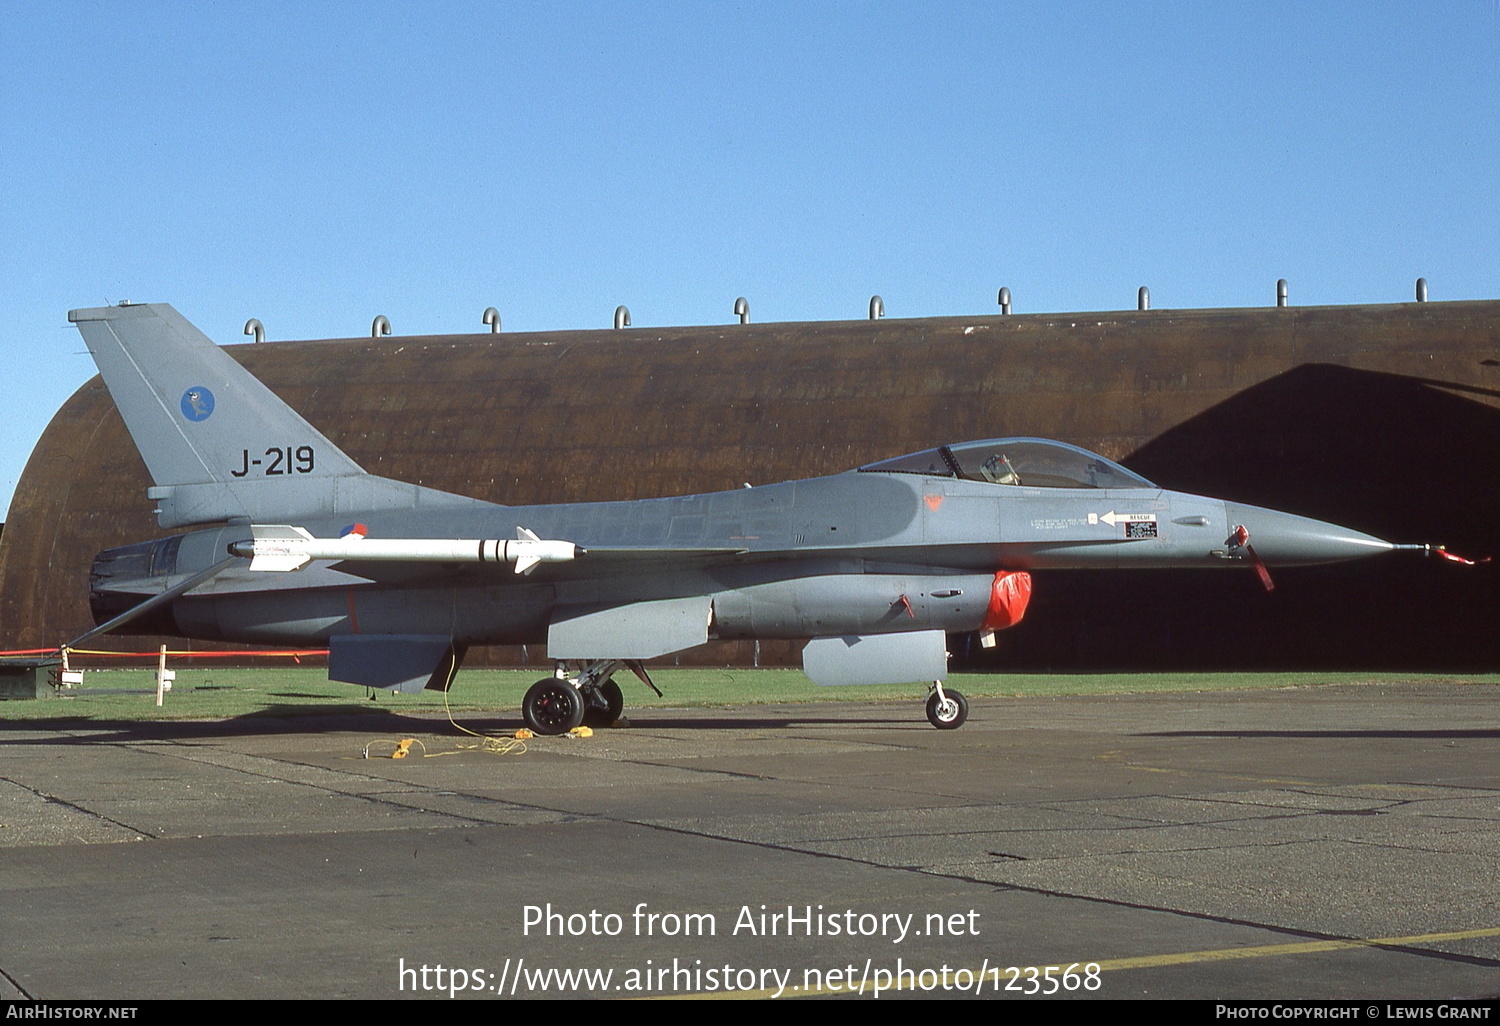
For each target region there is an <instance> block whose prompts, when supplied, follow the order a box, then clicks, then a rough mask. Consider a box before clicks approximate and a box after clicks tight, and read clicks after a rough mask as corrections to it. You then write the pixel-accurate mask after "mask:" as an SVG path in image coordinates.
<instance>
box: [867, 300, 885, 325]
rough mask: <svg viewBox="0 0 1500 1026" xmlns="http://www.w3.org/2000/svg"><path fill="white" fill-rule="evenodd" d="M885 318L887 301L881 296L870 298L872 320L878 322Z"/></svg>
mask: <svg viewBox="0 0 1500 1026" xmlns="http://www.w3.org/2000/svg"><path fill="white" fill-rule="evenodd" d="M884 316H885V300H883V299H881V298H880V297H879V296H871V297H870V320H872V321H878V320H879V319H880V318H882V317H884Z"/></svg>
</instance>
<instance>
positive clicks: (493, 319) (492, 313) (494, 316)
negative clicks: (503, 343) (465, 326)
mask: <svg viewBox="0 0 1500 1026" xmlns="http://www.w3.org/2000/svg"><path fill="white" fill-rule="evenodd" d="M479 320H480V321H481V322H482V323H484V324H488V325H489V326H490V334H491V335H498V334H500V311H499V310H496V309H495V308H494V307H493V306H487V307H485V308H484V315H483V316H482V317H480V318H479Z"/></svg>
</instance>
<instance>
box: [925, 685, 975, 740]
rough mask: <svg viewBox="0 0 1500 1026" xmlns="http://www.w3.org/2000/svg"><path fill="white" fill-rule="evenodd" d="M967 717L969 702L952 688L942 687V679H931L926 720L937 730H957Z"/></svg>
mask: <svg viewBox="0 0 1500 1026" xmlns="http://www.w3.org/2000/svg"><path fill="white" fill-rule="evenodd" d="M968 718H969V703H968V702H966V701H965V700H964V696H963V695H960V694H959V693H958V692H957V691H954V690H953V689H952V688H945V687H943V683H942V681H933V683H932V693H931V694H930V695H928V696H927V722H928V723H931V724H932V725H933V726H934V727H936V728H937V729H938V730H957V729H958V728H959V727H962V726H963V725H964V721H965V720H967V719H968Z"/></svg>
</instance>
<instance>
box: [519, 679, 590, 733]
mask: <svg viewBox="0 0 1500 1026" xmlns="http://www.w3.org/2000/svg"><path fill="white" fill-rule="evenodd" d="M521 717H522V718H523V719H524V720H525V721H526V726H528V727H530V728H531V729H532V730H533V731H535V732H536V733H538V734H542V735H552V734H566V733H567V732H568V731H570V730H572V729H573V728H574V727H576V726H578V725H579V724H580V723H582V722H583V695H581V694H580V693H579V691H578V689H577V688H575V687H574V686H573V685H571V684H569V683H568V682H567V681H565V680H558V679H557V678H556V677H547V678H546V679H544V680H539V681H537V682H536V683H535V684H533V685H531V689H530V690H529V691H527V692H526V698H525V700H524V701H522V703H521Z"/></svg>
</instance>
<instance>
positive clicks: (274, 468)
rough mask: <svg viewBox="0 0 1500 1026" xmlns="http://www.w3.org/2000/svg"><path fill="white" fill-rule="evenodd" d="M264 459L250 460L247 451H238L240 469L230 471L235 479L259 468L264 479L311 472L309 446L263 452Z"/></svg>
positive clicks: (311, 450)
mask: <svg viewBox="0 0 1500 1026" xmlns="http://www.w3.org/2000/svg"><path fill="white" fill-rule="evenodd" d="M265 456H266V457H267V458H266V459H257V460H252V459H251V458H250V450H249V449H241V450H240V461H241V462H240V469H239V470H231V471H230V473H231V474H233V475H234V476H235V477H244V476H245V475H246V474H248V473H250V471H251V470H252V469H253V468H260V473H261V474H262V475H264V476H266V477H279V476H280V475H282V474H291V473H294V472H295V473H298V474H311V473H312V470H313V447H312V446H310V445H299V446H297V447H296V448H295V449H294V448H292V446H290V445H289V446H287V447H286V448H285V449H279V448H275V447H273V448H270V449H267V450H266V451H265Z"/></svg>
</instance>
